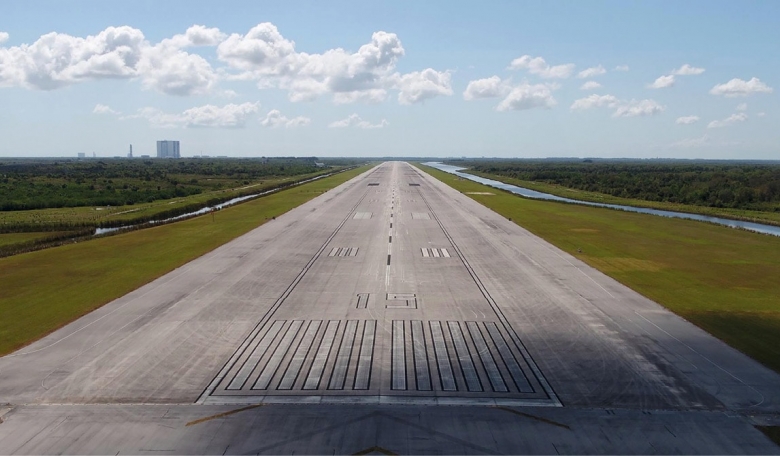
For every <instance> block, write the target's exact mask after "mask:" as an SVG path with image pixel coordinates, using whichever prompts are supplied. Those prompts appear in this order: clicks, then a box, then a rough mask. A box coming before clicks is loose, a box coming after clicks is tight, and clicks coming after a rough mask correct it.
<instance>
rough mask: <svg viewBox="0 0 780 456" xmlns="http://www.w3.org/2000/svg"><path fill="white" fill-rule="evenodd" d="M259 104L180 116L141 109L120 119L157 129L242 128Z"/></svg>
mask: <svg viewBox="0 0 780 456" xmlns="http://www.w3.org/2000/svg"><path fill="white" fill-rule="evenodd" d="M259 108H260V103H248V102H247V103H242V104H240V105H237V104H233V103H231V104H227V105H225V106H222V107H220V106H214V105H210V104H209V105H204V106H196V107H194V108H190V109H187V110H186V111H184V112H182V113H180V114H169V113H165V112H163V111H161V110H159V109H157V108H142V109H139V110H138V113H137V114H134V115H131V116H125V117H122V119H134V118H144V119H147V120H148V121H149V123H150V124H151V125H152V126H153V127H157V128H176V127H183V128H242V127H244V126H245V125H246V121H247V119H248V118H249V116H250V115H252V114H253V113H256V112H257V110H258V109H259Z"/></svg>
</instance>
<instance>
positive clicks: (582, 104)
mask: <svg viewBox="0 0 780 456" xmlns="http://www.w3.org/2000/svg"><path fill="white" fill-rule="evenodd" d="M619 104H620V100H618V99H617V97H615V96H614V95H595V94H594V95H590V96H587V97H585V98H580V99H579V100H575V101H574V103H572V105H571V107H570V108H569V109H571V110H572V111H582V110H585V109H591V108H601V107H608V108H616V107H617V106H618V105H619Z"/></svg>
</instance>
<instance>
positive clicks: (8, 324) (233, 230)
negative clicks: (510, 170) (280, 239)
mask: <svg viewBox="0 0 780 456" xmlns="http://www.w3.org/2000/svg"><path fill="white" fill-rule="evenodd" d="M368 168H369V167H368V166H364V167H361V168H358V169H354V170H351V171H347V172H344V173H340V174H337V175H335V176H331V177H328V178H324V179H321V180H317V181H314V182H310V183H308V184H304V185H301V186H298V187H293V188H291V189H287V190H284V191H281V192H279V193H274V194H271V195H268V196H265V197H262V198H259V199H256V200H253V201H249V202H246V203H243V204H239V205H236V206H233V207H230V208H227V209H224V210H222V211H219V212H217V213H216V214H215V217H214V220H213V221H212V216H211V215H207V216H202V217H196V218H193V219H189V220H185V221H182V222H177V223H172V224H168V225H162V226H159V227H155V228H148V229H144V230H139V231H133V232H129V233H125V234H118V235H115V236H109V237H104V238H98V239H94V240H90V241H86V242H81V243H77V244H69V245H65V246H61V247H55V248H51V249H46V250H40V251H37V252H31V253H26V254H21V255H16V256H12V257H8V258H2V259H0V355H3V354H7V353H10V352H11V351H14V350H16V349H18V348H20V347H22V346H24V345H27V344H29V343H31V342H33V341H35V340H37V339H39V338H41V337H43V336H45V335H46V334H48V333H50V332H52V331H54V330H56V329H57V328H59V327H62V326H63V325H65V324H67V323H69V322H71V321H73V320H75V319H77V318H78V317H80V316H82V315H84V314H86V313H88V312H90V311H92V310H94V309H96V308H98V307H100V306H102V305H103V304H106V303H107V302H110V301H112V300H114V299H116V298H118V297H120V296H123V295H125V294H127V293H129V292H130V291H132V290H134V289H136V288H138V287H140V286H142V285H144V284H146V283H148V282H150V281H152V280H154V279H156V278H157V277H160V276H161V275H163V274H165V273H167V272H169V271H171V270H173V269H175V268H177V267H179V266H181V265H183V264H185V263H187V262H189V261H191V260H193V259H195V258H197V257H199V256H201V255H203V254H205V253H207V252H209V251H211V250H213V249H215V248H217V247H219V246H220V245H222V244H224V243H226V242H228V241H230V240H231V239H234V238H236V237H238V236H240V235H242V234H244V233H246V232H248V231H250V230H252V229H254V228H256V227H257V226H259V225H262V224H263V223H265V222H266V221H268V220H269V219H271V218H272V217H276V216H279V215H281V214H283V213H285V212H287V211H289V210H290V209H292V208H294V207H296V206H299V205H301V204H303V203H305V202H306V201H308V200H310V199H312V198H314V197H316V196H317V195H319V194H321V193H323V192H325V191H327V190H329V189H331V188H333V187H336V186H337V185H339V184H341V183H343V182H346V181H347V180H348V179H350V178H352V177H354V176H356V175H358V174H360V173H361V172H363V171H366V170H367V169H368Z"/></svg>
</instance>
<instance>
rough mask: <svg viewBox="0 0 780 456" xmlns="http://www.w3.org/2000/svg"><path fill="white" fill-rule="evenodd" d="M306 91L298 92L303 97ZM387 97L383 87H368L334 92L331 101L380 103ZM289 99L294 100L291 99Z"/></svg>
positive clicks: (340, 102)
mask: <svg viewBox="0 0 780 456" xmlns="http://www.w3.org/2000/svg"><path fill="white" fill-rule="evenodd" d="M306 93H307V92H306V91H305V90H303V91H300V92H298V94H299V95H300V96H303V97H305V96H306V95H305V94H306ZM386 99H387V90H385V89H369V90H356V91H353V92H336V93H334V94H333V102H334V103H336V104H349V103H355V102H358V101H359V102H363V103H368V104H376V103H381V102H383V101H385V100H386ZM291 101H296V100H294V99H291Z"/></svg>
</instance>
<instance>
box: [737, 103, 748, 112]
mask: <svg viewBox="0 0 780 456" xmlns="http://www.w3.org/2000/svg"><path fill="white" fill-rule="evenodd" d="M737 111H747V103H740V104H738V105H737Z"/></svg>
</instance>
